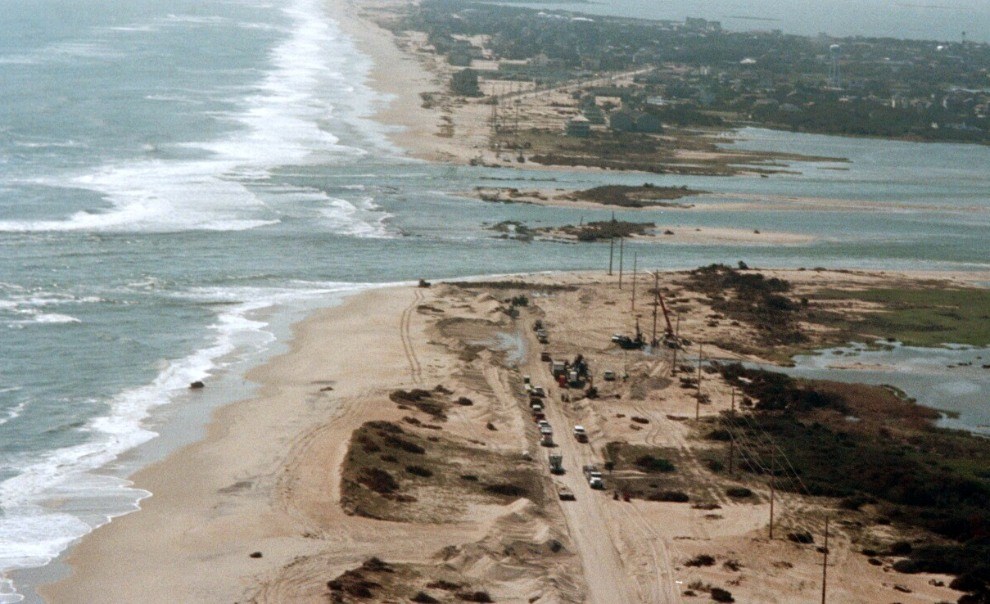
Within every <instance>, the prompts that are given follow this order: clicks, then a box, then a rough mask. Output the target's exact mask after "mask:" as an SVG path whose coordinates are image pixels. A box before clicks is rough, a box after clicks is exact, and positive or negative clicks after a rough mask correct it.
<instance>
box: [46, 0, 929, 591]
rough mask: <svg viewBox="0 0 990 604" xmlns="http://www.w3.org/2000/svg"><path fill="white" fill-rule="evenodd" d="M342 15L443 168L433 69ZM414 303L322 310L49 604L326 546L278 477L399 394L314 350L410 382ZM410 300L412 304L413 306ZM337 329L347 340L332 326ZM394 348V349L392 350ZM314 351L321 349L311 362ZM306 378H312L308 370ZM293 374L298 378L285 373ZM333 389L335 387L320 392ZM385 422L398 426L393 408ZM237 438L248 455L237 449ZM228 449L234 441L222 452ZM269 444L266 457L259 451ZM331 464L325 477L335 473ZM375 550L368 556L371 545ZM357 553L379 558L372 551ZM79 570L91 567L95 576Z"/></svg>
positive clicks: (76, 554)
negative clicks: (339, 417) (270, 504)
mask: <svg viewBox="0 0 990 604" xmlns="http://www.w3.org/2000/svg"><path fill="white" fill-rule="evenodd" d="M333 4H334V5H335V6H338V7H341V8H342V11H341V12H340V13H339V14H338V15H339V17H338V15H335V17H337V18H338V22H339V23H340V27H341V29H342V30H343V31H344V32H346V33H347V34H348V35H351V36H353V39H354V42H355V44H356V46H357V47H358V48H359V49H360V50H361V51H362V52H363V53H365V54H368V55H369V56H371V58H372V60H373V63H374V67H372V69H371V71H370V73H369V79H370V81H371V82H372V84H373V87H374V88H375V90H377V91H379V92H383V93H385V94H387V95H389V96H391V97H392V98H391V99H389V100H388V101H387V104H385V105H384V106H383V107H381V108H380V109H379V110H378V111H377V112H376V113H375V119H376V120H378V121H380V122H382V123H384V124H386V125H387V126H389V128H390V130H391V131H390V132H388V137H389V139H390V140H391V141H393V142H394V143H395V144H396V145H397V146H398V147H400V148H401V149H403V150H404V151H405V153H407V154H408V155H409V156H410V157H414V158H418V159H426V160H441V161H449V160H450V159H451V158H453V157H454V156H455V155H454V154H455V148H457V145H455V144H454V143H453V142H452V143H451V145H450V147H444V146H443V145H442V140H441V139H439V138H438V137H436V136H435V131H436V129H437V127H438V126H439V124H438V121H437V120H438V117H439V114H438V113H437V112H435V111H432V110H428V109H424V108H423V107H422V105H421V99H420V97H419V93H420V92H422V91H424V90H428V89H429V88H430V87H431V86H433V85H434V84H435V82H434V80H433V78H434V77H435V76H434V75H433V74H431V73H430V72H429V71H428V70H426V69H424V68H423V67H422V65H420V63H419V62H418V61H417V60H416V59H415V57H413V56H411V55H410V54H409V53H405V52H403V51H401V50H400V49H398V48H397V47H396V46H395V44H394V38H393V36H392V35H391V33H389V32H385V31H384V30H381V28H379V27H378V26H376V25H374V24H373V23H371V22H369V21H368V20H366V19H363V18H361V17H359V16H357V15H355V14H354V13H355V12H356V11H358V10H359V8H357V7H356V6H355V4H354V3H353V2H351V1H349V0H336V1H335V2H334V3H333ZM393 128H394V130H392V129H393ZM428 143H429V144H428ZM433 143H437V144H433ZM460 153H461V155H460V156H458V157H459V160H458V161H462V162H464V163H466V161H467V159H469V158H465V157H464V155H463V153H464V152H463V149H461V151H460ZM726 236H727V235H726ZM872 272H882V271H872ZM564 274H568V273H564ZM898 274H903V273H900V272H898ZM925 274H933V275H938V276H945V275H947V273H925ZM553 275H555V276H556V277H554V276H551V277H549V278H557V277H559V276H560V273H554V274H553ZM406 289H409V291H408V292H407V291H406ZM407 294H408V295H407ZM415 294H416V290H415V289H414V288H408V286H402V285H392V286H387V287H380V288H374V289H372V290H365V291H361V292H357V293H353V294H347V295H345V296H344V300H343V302H342V303H341V304H340V305H339V306H334V307H330V308H324V309H320V310H316V311H314V312H312V313H310V314H309V315H308V316H307V318H305V319H303V320H302V321H300V322H298V323H295V324H294V325H293V326H292V328H291V335H290V336H289V338H288V344H289V347H290V349H289V351H288V352H286V353H283V354H279V355H278V356H276V357H273V358H271V359H268V360H267V361H265V362H264V363H263V364H262V365H261V366H258V367H256V368H254V369H252V370H251V371H250V372H248V374H247V379H250V380H252V381H254V382H256V383H258V384H259V385H258V387H257V389H258V394H257V395H256V396H252V397H250V398H248V399H246V400H245V399H238V400H234V401H230V402H229V403H225V404H223V405H221V406H220V407H219V408H217V409H215V410H214V411H213V412H212V413H211V419H210V421H209V422H208V423H207V425H206V426H205V427H204V428H205V430H206V435H205V437H204V438H203V439H202V440H199V441H197V442H194V443H192V444H190V445H187V446H183V447H181V448H180V449H178V450H176V451H172V452H170V453H168V454H167V455H166V456H165V458H164V459H162V460H160V461H158V462H156V463H154V464H152V465H150V466H148V467H145V468H143V469H141V470H140V471H139V472H137V473H136V474H135V475H134V476H133V477H132V478H133V480H134V482H135V486H136V487H141V488H147V489H148V490H151V491H152V492H153V493H154V495H153V496H152V497H151V498H149V499H146V500H144V501H143V502H142V506H141V510H140V511H138V512H137V513H132V514H128V515H126V516H123V517H118V518H115V519H114V520H113V521H112V522H111V523H108V524H107V525H104V526H103V527H100V529H97V531H95V532H93V533H90V534H89V535H87V536H85V537H84V538H83V539H82V540H81V541H80V542H79V543H77V544H76V545H74V546H73V547H72V548H70V550H68V551H67V553H65V554H63V556H60V558H59V562H58V564H67V565H68V566H69V567H71V569H72V576H70V577H68V578H67V579H64V580H60V581H59V582H58V583H55V584H52V585H48V586H45V587H43V588H42V589H39V593H41V594H42V595H43V596H45V598H46V600H49V601H90V602H95V601H98V598H94V595H93V594H95V593H100V592H99V591H98V590H99V588H100V587H105V586H106V585H119V582H109V581H108V578H113V577H114V576H116V574H117V573H118V572H120V571H119V570H118V569H119V568H121V567H124V568H126V564H128V563H135V564H137V567H131V568H132V569H133V568H137V569H138V570H140V571H142V572H127V573H126V576H127V577H129V579H130V578H132V579H133V580H134V581H133V584H132V585H127V586H122V587H121V588H122V589H123V588H125V587H126V588H127V589H128V590H132V592H129V593H133V596H132V597H130V598H123V599H124V600H127V601H142V602H152V603H153V602H157V601H161V602H172V601H176V598H177V594H184V593H185V594H187V595H188V596H189V597H190V598H191V599H188V598H187V599H186V600H185V601H194V600H196V601H205V600H209V601H222V600H229V601H233V600H236V599H239V598H241V597H243V595H244V594H245V593H247V592H246V591H245V590H250V589H253V588H254V587H255V584H256V583H261V584H262V585H265V584H266V581H269V580H270V579H271V578H272V576H273V575H274V574H276V573H277V571H278V570H279V569H281V568H282V567H284V566H287V565H289V564H290V563H291V562H292V560H293V559H294V558H295V557H296V556H298V555H300V552H301V553H302V554H312V553H314V552H315V551H316V549H317V546H316V545H315V544H314V543H313V541H314V540H313V539H309V538H306V537H302V536H299V535H296V534H294V533H293V532H292V527H293V523H294V522H297V521H298V518H297V517H296V516H294V514H299V513H303V514H314V515H316V516H319V521H318V524H320V525H321V526H325V527H329V526H330V525H331V524H332V522H333V521H335V520H339V519H340V518H339V514H341V513H340V511H339V510H333V511H326V512H324V511H314V510H307V511H305V512H300V511H299V510H294V511H291V512H290V511H288V510H284V509H283V510H278V511H272V510H271V509H268V508H267V507H266V506H267V503H266V498H270V497H271V496H272V495H273V494H275V493H277V490H278V489H279V488H282V487H281V486H280V484H279V476H278V475H276V473H275V472H276V470H275V469H276V468H278V469H279V470H281V469H282V468H283V467H284V463H282V462H284V461H285V456H286V455H292V454H293V453H295V452H298V450H299V449H305V448H307V447H310V446H311V445H312V442H313V441H314V440H322V441H324V444H326V442H329V441H330V440H332V439H333V438H340V437H344V438H342V439H341V443H342V444H340V445H339V446H337V447H336V448H332V447H331V449H332V450H329V451H327V452H325V453H324V455H325V457H324V458H323V459H322V463H327V464H332V463H334V462H335V461H336V462H338V463H339V461H340V459H341V458H342V456H343V452H342V447H343V444H346V437H347V435H349V429H350V428H353V426H354V424H353V422H354V421H356V420H355V418H356V417H358V416H360V413H359V411H358V410H356V409H353V408H351V409H346V410H343V411H341V410H339V409H336V408H332V405H329V404H328V403H327V402H326V401H322V400H321V395H320V394H318V393H319V392H320V390H321V389H322V388H325V387H332V388H333V390H332V391H327V392H331V393H332V395H328V396H332V397H333V398H334V400H337V399H339V398H347V397H354V398H355V399H356V398H358V397H360V396H363V395H366V394H367V393H368V392H369V391H376V392H377V391H380V390H382V388H383V387H384V386H383V385H384V384H385V383H389V384H392V385H394V382H389V381H388V380H387V379H385V380H377V381H376V380H375V379H373V377H372V376H366V377H363V378H361V379H359V380H356V383H350V384H347V385H343V384H341V380H339V379H336V378H335V377H333V374H335V373H336V374H342V373H347V374H348V376H352V375H360V374H361V373H362V371H361V370H360V368H352V369H350V370H345V371H335V370H330V369H331V368H332V366H333V364H334V363H338V364H341V366H346V365H347V364H348V363H355V362H357V360H358V359H357V358H354V357H359V356H360V355H349V354H347V353H346V351H345V353H344V354H342V355H337V354H336V353H333V352H330V351H328V352H327V355H328V356H327V357H326V358H323V359H314V358H312V357H313V354H312V349H310V348H308V347H309V346H311V345H314V346H317V345H316V344H314V342H316V341H317V340H319V339H320V338H327V339H336V338H337V337H338V334H337V333H336V330H337V329H338V328H339V327H340V326H341V325H344V326H345V329H349V330H352V331H351V332H350V333H349V334H348V337H349V338H350V339H352V340H354V342H355V343H354V344H353V348H354V350H359V351H363V350H370V349H373V348H375V347H378V346H384V348H386V349H387V350H386V351H384V352H383V353H382V355H383V357H384V359H383V360H382V363H381V365H380V366H378V367H376V369H378V370H379V372H380V373H382V374H387V375H389V376H390V377H394V375H398V374H399V373H401V372H403V371H407V370H408V363H409V360H408V356H407V351H408V348H407V346H413V345H414V344H415V345H416V346H420V345H422V344H423V343H424V342H427V341H428V339H427V338H425V337H422V334H419V336H418V337H416V338H413V337H411V336H410V337H408V338H406V339H405V340H402V341H399V340H397V339H395V338H394V337H393V336H395V334H394V333H392V332H393V331H394V328H395V325H397V324H399V323H401V322H402V321H403V319H402V317H403V316H404V315H405V314H406V313H408V311H409V309H410V308H414V306H415V305H416V300H415V298H414V297H415ZM410 297H413V299H412V300H410ZM407 303H408V304H407ZM366 306H369V307H387V308H386V309H385V310H384V311H383V315H384V316H382V315H372V318H373V319H374V321H373V324H372V325H371V329H367V327H368V326H369V324H368V323H366V322H365V321H366V319H367V318H368V316H369V315H367V314H366V311H365V310H364V307H366ZM331 325H332V326H334V329H330V327H329V326H331ZM390 338H391V339H392V341H390V342H389V343H388V344H387V345H384V344H383V343H384V342H386V341H389V340H390ZM304 348H306V349H307V350H309V352H307V353H304V352H303V349H304ZM296 363H300V364H304V365H305V370H306V371H316V370H318V369H320V368H324V369H327V374H328V376H330V377H328V378H327V379H326V380H318V381H313V380H308V381H306V382H305V383H303V382H302V381H299V382H295V381H293V380H294V378H296V377H299V376H301V375H302V374H303V373H304V371H303V369H302V368H299V367H295V364H296ZM296 369H298V370H299V373H295V370H296ZM283 373H284V374H286V375H281V374H283ZM348 379H349V380H350V377H349V378H348ZM323 381H325V382H326V383H325V384H323V383H320V382H323ZM357 382H359V383H357ZM404 385H405V387H411V386H412V382H409V381H406V382H405V384H404ZM273 401H278V404H279V405H281V408H280V409H276V407H277V406H278V405H275V404H271V403H272V402H273ZM326 413H329V414H331V415H333V414H336V413H342V414H343V417H344V419H345V420H346V421H345V425H344V427H337V428H335V429H334V431H333V433H332V434H315V433H313V432H308V433H307V434H306V436H305V438H309V439H311V440H310V441H306V440H305V438H303V439H300V438H297V437H296V436H292V435H289V432H282V433H280V436H279V440H278V441H277V442H266V441H267V439H269V438H270V437H271V436H272V433H273V432H276V431H275V430H273V429H272V427H273V426H282V427H294V428H296V429H302V431H306V430H309V427H311V426H312V425H315V424H316V423H318V422H319V421H320V418H321V417H324V416H323V415H322V414H326ZM349 414H353V415H349ZM385 415H386V416H389V417H392V416H394V415H395V413H394V410H392V411H391V414H389V413H385ZM396 417H397V416H396ZM347 422H350V423H347ZM290 429H291V428H290ZM231 441H236V442H237V443H239V444H238V445H237V446H236V447H234V448H231V446H230V444H229V443H230V442H231ZM225 442H226V443H228V444H226V445H225V444H223V443H225ZM259 443H261V446H260V447H259V449H260V450H255V449H254V447H255V446H257V445H258V444H259ZM221 458H222V459H223V460H224V461H223V462H222V463H221V462H220V461H219V460H220V459H221ZM204 459H207V460H215V462H216V463H213V464H210V463H204V461H203V460H204ZM322 463H321V466H320V467H321V468H323V469H325V466H323V465H322ZM190 467H192V468H199V472H200V474H199V475H196V476H193V478H194V480H192V481H191V482H190V481H189V480H188V479H189V478H190V474H189V473H187V472H186V470H187V469H188V468H190ZM266 468H267V469H266ZM318 469H319V468H316V467H310V468H307V469H306V471H307V472H309V473H310V476H312V475H314V474H315V473H316V472H317V471H318ZM321 485H322V486H323V487H324V488H325V489H327V491H328V492H329V493H331V494H335V493H336V490H337V489H338V487H335V486H334V484H333V481H332V480H330V479H324V480H322V481H321ZM311 495H312V496H313V497H314V498H315V497H316V495H315V494H311ZM314 500H315V499H314ZM145 504H146V505H145ZM314 505H315V504H314ZM156 515H158V516H163V517H165V518H169V519H170V521H171V522H174V523H175V524H176V525H178V526H179V527H181V528H177V527H175V526H173V527H171V528H169V530H168V531H165V532H164V533H165V534H162V533H163V531H161V527H160V526H159V524H158V522H156V521H155V520H154V518H156V517H157V516H156ZM204 520H205V521H206V522H205V523H204ZM365 524H370V523H365ZM245 528H246V530H245ZM390 529H391V530H395V531H397V532H398V533H402V531H403V530H407V531H408V532H406V533H404V536H405V537H408V538H410V539H414V540H415V539H422V540H424V541H425V542H427V543H433V541H430V540H429V539H430V535H429V534H428V532H426V531H423V530H417V529H403V527H395V526H392V527H390ZM457 531H459V534H462V535H464V536H465V537H479V536H480V535H481V533H482V527H480V526H476V525H474V524H472V523H469V524H468V525H465V526H459V527H458V528H457ZM220 535H224V536H226V537H228V538H227V539H226V540H223V541H221V540H219V539H217V537H218V536H220ZM353 537H354V536H353V535H351V538H353ZM378 537H379V538H383V537H384V536H383V535H378ZM120 539H124V540H126V541H129V542H131V544H132V546H133V547H132V549H121V548H119V547H118V545H119V540H120ZM383 542H385V541H380V543H383ZM436 543H439V541H436ZM218 544H219V545H222V548H221V549H215V547H214V548H213V549H211V547H212V546H215V545H218ZM363 545H365V546H367V545H368V542H364V543H363ZM376 547H380V545H378V546H376ZM255 551H258V552H262V553H263V557H261V558H260V559H259V558H250V553H253V552H255ZM358 551H370V550H361V549H360V548H359V549H358ZM400 551H402V552H405V553H406V555H408V556H410V557H412V556H413V555H414V554H415V552H414V551H413V549H411V548H408V547H407V548H406V549H402V548H400ZM63 558H64V562H62V560H63ZM357 562H360V556H359V555H357V554H350V555H346V556H340V557H336V558H334V566H333V568H341V569H343V568H346V567H348V566H353V565H354V564H355V563H357ZM80 569H86V570H85V572H82V571H81V570H80ZM166 569H167V570H166ZM329 574H330V573H328V576H329ZM103 575H105V576H103ZM187 585H197V586H199V587H197V590H200V589H206V590H207V591H205V592H203V591H196V592H194V593H188V592H183V591H182V590H183V589H184V588H186V586H187ZM121 593H122V592H116V593H114V594H112V596H113V599H111V600H107V601H122V600H120V599H118V598H122V597H123V596H122V595H121ZM148 594H157V596H156V597H158V598H161V599H160V600H159V599H154V598H152V599H149V598H148ZM103 595H104V597H110V596H111V594H103ZM269 595H270V596H274V595H277V594H274V593H272V594H269ZM283 595H284V594H283ZM204 598H205V599H204ZM179 601H182V598H179Z"/></svg>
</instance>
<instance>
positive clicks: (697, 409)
mask: <svg viewBox="0 0 990 604" xmlns="http://www.w3.org/2000/svg"><path fill="white" fill-rule="evenodd" d="M704 346H705V345H704V344H698V393H697V394H696V395H695V397H694V398H695V403H694V419H695V420H699V419H701V351H702V350H703V349H704Z"/></svg>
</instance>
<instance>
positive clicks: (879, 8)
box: [534, 0, 990, 42]
mask: <svg viewBox="0 0 990 604" xmlns="http://www.w3.org/2000/svg"><path fill="white" fill-rule="evenodd" d="M534 5H536V4H534ZM540 5H541V6H548V7H549V6H553V7H557V8H563V7H566V8H568V9H571V10H576V11H581V12H586V13H591V14H601V15H621V16H636V17H641V18H647V19H672V20H683V19H684V18H685V17H701V18H704V19H709V20H712V21H721V22H722V25H723V26H724V27H725V28H727V29H732V30H737V31H739V30H742V31H745V30H753V29H759V30H771V29H780V30H782V31H784V32H785V33H789V34H801V35H817V34H819V33H825V34H828V35H830V36H835V37H845V36H867V37H893V38H910V39H920V40H936V41H940V42H959V41H961V40H962V35H963V32H966V40H968V41H971V42H990V2H987V0H893V1H891V0H660V1H658V0H608V1H602V0H590V2H588V3H586V4H564V5H562V4H559V3H555V4H546V5H542V4H540Z"/></svg>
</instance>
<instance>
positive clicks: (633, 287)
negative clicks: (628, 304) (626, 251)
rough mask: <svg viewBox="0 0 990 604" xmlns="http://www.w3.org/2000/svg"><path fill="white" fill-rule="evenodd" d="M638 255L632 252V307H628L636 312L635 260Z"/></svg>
mask: <svg viewBox="0 0 990 604" xmlns="http://www.w3.org/2000/svg"><path fill="white" fill-rule="evenodd" d="M638 256H639V254H638V253H637V252H633V272H632V283H633V286H632V308H631V309H630V310H631V311H632V312H636V260H637V258H638Z"/></svg>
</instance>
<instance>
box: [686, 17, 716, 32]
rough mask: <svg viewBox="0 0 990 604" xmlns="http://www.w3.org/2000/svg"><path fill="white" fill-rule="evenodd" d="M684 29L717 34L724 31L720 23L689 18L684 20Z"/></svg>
mask: <svg viewBox="0 0 990 604" xmlns="http://www.w3.org/2000/svg"><path fill="white" fill-rule="evenodd" d="M684 29H689V30H691V31H707V32H716V31H722V23H721V22H720V21H709V20H707V19H699V18H697V17H688V18H687V19H684Z"/></svg>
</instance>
